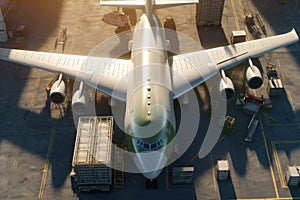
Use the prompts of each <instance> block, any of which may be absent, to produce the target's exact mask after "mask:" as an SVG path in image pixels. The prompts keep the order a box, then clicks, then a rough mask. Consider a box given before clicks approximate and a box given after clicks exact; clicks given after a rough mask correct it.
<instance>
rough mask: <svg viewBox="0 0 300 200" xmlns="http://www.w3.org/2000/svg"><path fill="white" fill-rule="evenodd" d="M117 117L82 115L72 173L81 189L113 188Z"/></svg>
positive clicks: (103, 189)
mask: <svg viewBox="0 0 300 200" xmlns="http://www.w3.org/2000/svg"><path fill="white" fill-rule="evenodd" d="M112 134H113V117H112V116H105V117H80V118H79V122H78V128H77V135H76V141H75V147H74V154H73V161H72V173H71V176H72V177H73V178H74V180H75V181H76V183H77V185H78V188H79V190H80V191H84V192H89V191H92V190H99V191H110V190H111V186H112V168H111V166H112V163H111V162H112V146H111V144H112Z"/></svg>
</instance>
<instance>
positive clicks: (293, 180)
mask: <svg viewBox="0 0 300 200" xmlns="http://www.w3.org/2000/svg"><path fill="white" fill-rule="evenodd" d="M286 182H287V184H288V186H298V184H299V182H300V175H299V167H297V166H288V170H287V173H286Z"/></svg>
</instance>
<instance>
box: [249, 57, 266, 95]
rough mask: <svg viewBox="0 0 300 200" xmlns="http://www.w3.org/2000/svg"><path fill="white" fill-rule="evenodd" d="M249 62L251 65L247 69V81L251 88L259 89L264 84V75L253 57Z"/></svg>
mask: <svg viewBox="0 0 300 200" xmlns="http://www.w3.org/2000/svg"><path fill="white" fill-rule="evenodd" d="M248 62H249V65H250V66H249V67H248V68H247V69H246V82H247V84H248V86H249V87H250V88H251V89H258V88H260V87H261V86H262V84H263V78H262V75H261V73H260V71H259V69H258V67H256V66H255V65H253V63H252V60H251V59H249V60H248Z"/></svg>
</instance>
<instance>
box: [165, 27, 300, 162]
mask: <svg viewBox="0 0 300 200" xmlns="http://www.w3.org/2000/svg"><path fill="white" fill-rule="evenodd" d="M297 41H298V35H297V33H296V31H295V30H292V31H291V32H289V33H286V34H281V35H277V36H273V37H268V38H263V39H259V40H253V41H247V42H243V43H238V44H234V45H228V46H225V47H218V48H213V49H208V50H202V51H196V52H192V53H186V54H182V55H178V56H174V57H171V59H170V60H169V64H170V66H171V68H172V84H173V88H172V89H173V93H174V94H175V95H174V98H177V97H179V96H181V95H182V94H184V93H186V92H188V91H190V90H191V89H193V88H194V87H196V86H198V85H199V84H201V83H203V82H204V81H206V80H208V79H209V78H211V77H212V76H214V75H215V74H217V73H219V71H220V70H223V69H224V70H225V69H229V68H232V67H234V66H236V65H238V64H240V63H242V62H244V61H245V60H247V59H248V58H255V57H258V56H261V55H263V54H265V53H268V52H270V51H273V50H275V49H277V48H280V47H284V46H288V45H290V44H293V43H295V42H297ZM212 117H213V115H212ZM214 117H215V118H216V119H211V120H212V121H214V124H213V125H212V126H210V127H209V128H208V132H207V134H206V136H205V138H204V140H203V143H202V145H201V148H200V151H199V157H200V158H203V157H204V156H206V155H207V154H208V153H209V152H210V151H211V150H212V148H213V147H214V146H215V144H216V143H217V141H218V139H219V137H220V134H221V133H222V128H223V123H224V119H223V118H222V116H214ZM218 117H221V118H220V119H218ZM218 120H221V121H222V123H216V122H217V121H218ZM210 125H211V123H210Z"/></svg>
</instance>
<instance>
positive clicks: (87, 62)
mask: <svg viewBox="0 0 300 200" xmlns="http://www.w3.org/2000/svg"><path fill="white" fill-rule="evenodd" d="M0 60H5V61H9V62H14V63H18V64H21V65H25V66H29V67H33V68H37V69H42V70H45V71H49V72H57V73H63V74H64V75H67V76H69V77H71V78H73V79H77V80H82V81H83V82H84V83H85V84H87V85H89V86H90V87H92V88H95V89H97V90H100V91H102V92H104V93H106V94H108V95H110V96H112V97H114V98H116V99H119V100H122V101H125V100H126V92H127V81H128V73H129V71H130V68H131V65H130V60H122V59H112V58H101V57H89V56H78V55H68V54H57V53H46V52H35V51H26V50H17V49H3V48H0Z"/></svg>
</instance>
